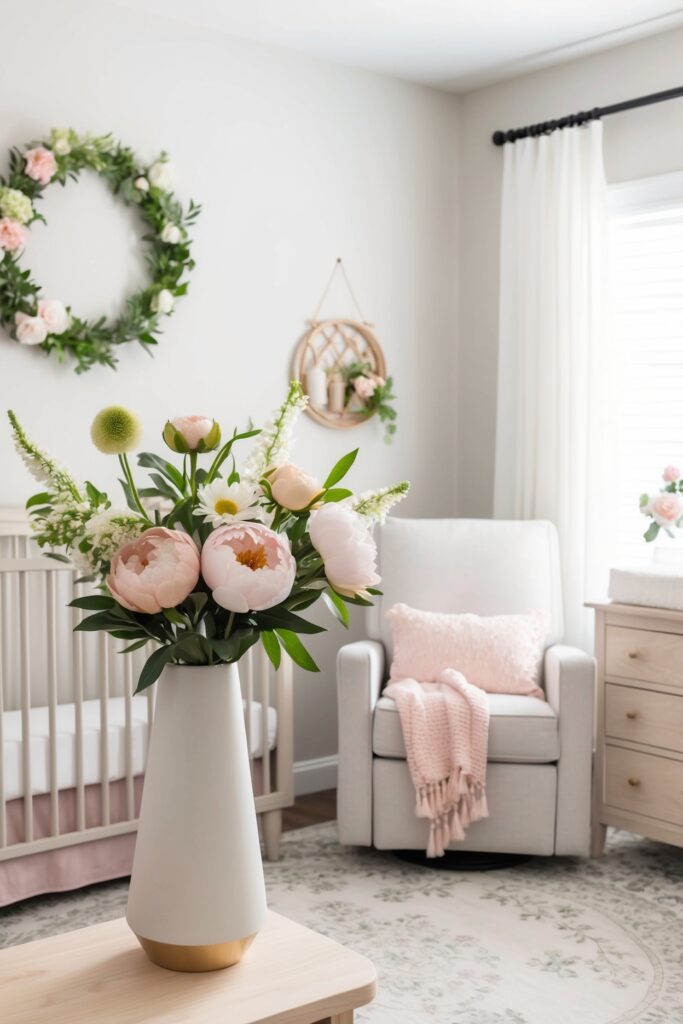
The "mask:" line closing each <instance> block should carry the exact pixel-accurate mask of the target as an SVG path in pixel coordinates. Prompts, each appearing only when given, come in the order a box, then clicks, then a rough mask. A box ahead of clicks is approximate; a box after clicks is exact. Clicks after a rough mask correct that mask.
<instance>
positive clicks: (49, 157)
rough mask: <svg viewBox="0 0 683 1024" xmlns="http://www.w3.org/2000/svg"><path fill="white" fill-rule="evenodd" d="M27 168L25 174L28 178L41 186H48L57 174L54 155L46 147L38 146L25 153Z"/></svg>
mask: <svg viewBox="0 0 683 1024" xmlns="http://www.w3.org/2000/svg"><path fill="white" fill-rule="evenodd" d="M25 157H26V167H25V168H24V173H25V174H26V175H27V177H29V178H32V179H33V181H37V182H38V183H39V184H40V185H47V184H48V182H49V181H51V180H52V178H54V176H55V174H56V173H57V161H56V160H55V157H54V153H52V152H51V151H50V150H49V149H45V147H44V146H36V148H35V149H29V150H27V151H26V153H25Z"/></svg>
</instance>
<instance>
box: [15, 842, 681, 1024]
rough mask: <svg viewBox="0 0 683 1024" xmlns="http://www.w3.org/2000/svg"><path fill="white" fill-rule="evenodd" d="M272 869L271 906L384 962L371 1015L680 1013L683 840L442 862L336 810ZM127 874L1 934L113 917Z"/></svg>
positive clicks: (491, 1021)
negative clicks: (357, 839)
mask: <svg viewBox="0 0 683 1024" xmlns="http://www.w3.org/2000/svg"><path fill="white" fill-rule="evenodd" d="M266 876H267V882H268V891H269V902H270V905H271V907H272V908H273V909H274V910H277V911H279V912H280V913H283V914H286V915H288V916H289V917H291V918H293V919H295V920H297V921H300V922H301V923H302V924H305V925H308V926H309V927H311V928H315V929H317V930H318V931H321V932H325V933H326V934H328V935H330V936H331V937H332V938H334V939H337V940H338V941H340V942H343V943H345V944H346V945H347V946H350V947H352V948H353V949H356V950H358V951H359V952H361V953H364V954H365V955H367V956H369V957H370V958H371V959H372V960H373V961H374V962H375V964H376V966H377V970H378V973H379V989H378V994H377V999H376V1000H375V1002H374V1003H373V1004H372V1006H370V1007H366V1008H364V1009H362V1010H360V1011H358V1014H357V1019H358V1021H359V1022H363V1024H422V1022H431V1024H548V1022H549V1021H552V1022H553V1024H626V1022H638V1024H683V884H682V883H683V850H681V849H677V848H675V847H671V846H665V845H663V844H658V843H653V842H649V841H648V840H644V839H639V838H638V837H636V836H630V835H627V834H626V833H614V832H611V833H610V837H609V841H608V845H607V850H606V853H605V856H604V857H603V858H602V860H600V861H585V860H576V859H573V858H571V859H570V858H562V859H552V858H547V859H546V858H536V859H533V860H530V861H528V862H527V863H525V864H522V865H518V866H516V867H513V868H506V869H504V870H499V871H490V872H485V873H481V872H458V871H434V870H431V869H428V868H423V867H419V866H416V865H411V864H409V863H406V862H403V861H400V860H398V859H396V858H395V857H393V856H391V855H390V854H382V853H378V852H376V851H373V850H353V849H347V848H344V847H340V846H339V845H338V843H337V840H336V833H335V827H334V825H333V824H329V825H315V826H313V827H311V828H308V829H303V830H301V831H297V832H290V833H288V834H287V835H285V837H284V839H283V855H282V858H281V860H280V861H279V863H277V864H268V865H267V866H266ZM126 889H127V885H126V883H125V882H112V883H108V884H106V885H99V886H92V887H91V888H89V889H87V890H82V891H81V892H78V893H75V894H70V895H65V896H49V897H40V898H37V899H35V900H31V901H28V902H27V903H25V904H21V905H18V906H16V907H10V908H7V909H6V910H4V911H0V946H9V945H13V944H15V943H19V942H29V941H31V940H32V939H36V938H41V937H44V936H46V935H52V934H55V933H57V932H62V931H67V930H70V929H73V928H78V927H83V926H85V925H88V924H93V923H95V922H97V921H105V920H109V919H110V918H113V917H117V916H119V915H121V914H122V913H123V911H124V908H125V899H126Z"/></svg>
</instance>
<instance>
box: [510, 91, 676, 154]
mask: <svg viewBox="0 0 683 1024" xmlns="http://www.w3.org/2000/svg"><path fill="white" fill-rule="evenodd" d="M680 97H683V85H679V86H678V87H677V88H676V89H665V90H664V92H653V93H651V94H650V95H649V96H638V98H637V99H635V100H624V102H623V103H612V105H611V106H609V107H593V109H592V110H581V111H580V112H579V113H578V114H569V115H568V116H567V117H560V118H557V119H556V120H554V121H542V122H541V123H540V124H531V125H527V126H526V127H525V128H511V129H510V130H509V131H507V132H501V131H497V132H494V133H493V135H492V136H491V141H492V142H493V144H494V145H495V146H504V145H505V143H506V142H516V141H517V139H526V138H528V137H529V136H530V135H550V133H551V132H554V131H557V129H558V128H573V127H574V126H575V125H580V124H586V122H587V121H595V120H597V119H598V118H600V117H608V116H609V115H610V114H620V113H621V112H622V110H635V108H636V107H649V106H650V104H651V103H664V102H665V101H666V100H675V99H679V98H680Z"/></svg>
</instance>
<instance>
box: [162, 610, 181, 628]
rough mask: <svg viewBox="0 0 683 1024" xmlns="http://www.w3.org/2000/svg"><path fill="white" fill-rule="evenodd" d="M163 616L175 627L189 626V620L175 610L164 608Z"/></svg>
mask: <svg viewBox="0 0 683 1024" xmlns="http://www.w3.org/2000/svg"><path fill="white" fill-rule="evenodd" d="M163 615H164V618H165V619H167V620H168V621H169V622H172V623H173V624H174V626H187V619H186V618H185V616H184V615H181V614H180V612H178V611H176V609H175V608H164V611H163Z"/></svg>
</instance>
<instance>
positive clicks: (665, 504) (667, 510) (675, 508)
mask: <svg viewBox="0 0 683 1024" xmlns="http://www.w3.org/2000/svg"><path fill="white" fill-rule="evenodd" d="M643 511H644V512H645V513H646V515H651V516H652V518H653V519H654V521H655V522H656V523H657V524H658V525H659V526H663V527H664V528H665V529H666V528H671V527H672V526H675V525H676V523H677V522H678V520H679V519H680V518H681V516H683V498H681V497H680V495H678V494H670V493H668V492H667V491H664V492H663V493H662V494H658V495H657V496H656V497H654V498H650V500H649V501H648V503H647V505H646V506H645V508H644V510H643Z"/></svg>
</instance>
